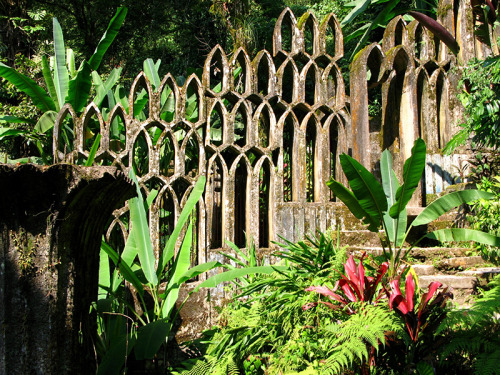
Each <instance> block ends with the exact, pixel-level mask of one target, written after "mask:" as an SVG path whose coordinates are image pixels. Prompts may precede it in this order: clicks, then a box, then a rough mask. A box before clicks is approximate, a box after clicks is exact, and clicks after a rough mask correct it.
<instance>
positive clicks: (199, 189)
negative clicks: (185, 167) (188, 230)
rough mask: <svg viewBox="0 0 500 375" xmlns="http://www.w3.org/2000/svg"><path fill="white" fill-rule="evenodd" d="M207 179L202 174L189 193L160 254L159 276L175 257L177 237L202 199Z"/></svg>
mask: <svg viewBox="0 0 500 375" xmlns="http://www.w3.org/2000/svg"><path fill="white" fill-rule="evenodd" d="M205 181H206V177H205V176H200V178H199V179H198V181H197V182H196V184H195V185H194V187H193V190H192V191H191V194H190V195H189V198H188V199H187V201H186V204H185V206H184V208H183V209H182V212H181V214H180V215H179V219H178V220H177V224H176V225H175V228H174V230H173V232H172V234H171V235H170V237H169V239H168V241H167V244H166V245H165V249H164V250H163V252H162V254H161V255H160V260H159V262H158V264H159V266H158V270H157V274H158V276H161V274H162V273H163V270H164V269H165V267H166V266H167V263H168V262H169V261H170V260H171V259H172V258H173V256H174V254H175V242H176V241H177V238H178V237H179V234H180V232H181V230H182V228H183V227H184V224H185V223H186V220H187V219H188V218H189V215H191V212H192V211H193V209H194V207H195V206H196V204H197V203H198V201H199V200H200V197H201V195H202V194H203V191H204V190H205Z"/></svg>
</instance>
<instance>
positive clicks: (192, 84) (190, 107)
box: [182, 73, 205, 124]
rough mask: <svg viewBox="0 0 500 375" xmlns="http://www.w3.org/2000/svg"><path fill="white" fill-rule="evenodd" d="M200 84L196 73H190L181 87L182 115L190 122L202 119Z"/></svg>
mask: <svg viewBox="0 0 500 375" xmlns="http://www.w3.org/2000/svg"><path fill="white" fill-rule="evenodd" d="M202 87H203V86H202V84H201V82H200V80H199V79H198V77H197V76H196V74H194V73H193V74H191V75H190V76H189V78H188V79H187V80H186V82H185V83H184V86H183V88H182V96H183V101H182V103H183V107H184V108H183V111H182V112H183V117H184V119H185V120H186V121H188V122H190V123H193V124H195V123H201V122H203V120H204V113H205V106H204V101H203V89H202Z"/></svg>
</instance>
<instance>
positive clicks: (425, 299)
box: [418, 281, 443, 317]
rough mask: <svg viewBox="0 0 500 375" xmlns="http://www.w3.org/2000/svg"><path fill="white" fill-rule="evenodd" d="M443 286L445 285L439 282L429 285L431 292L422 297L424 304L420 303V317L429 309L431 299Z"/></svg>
mask: <svg viewBox="0 0 500 375" xmlns="http://www.w3.org/2000/svg"><path fill="white" fill-rule="evenodd" d="M441 285H443V284H441V283H440V282H439V281H433V282H432V283H430V284H429V291H428V292H427V293H424V294H423V295H422V302H421V303H420V308H419V309H418V316H419V317H420V316H421V315H422V313H423V312H424V310H425V308H426V307H427V304H428V303H429V301H430V300H431V298H432V297H433V296H434V295H435V294H436V291H437V290H438V288H439V287H441Z"/></svg>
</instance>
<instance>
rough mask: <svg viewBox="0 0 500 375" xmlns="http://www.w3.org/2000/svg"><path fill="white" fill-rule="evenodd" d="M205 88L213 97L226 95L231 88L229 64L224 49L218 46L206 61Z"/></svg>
mask: <svg viewBox="0 0 500 375" xmlns="http://www.w3.org/2000/svg"><path fill="white" fill-rule="evenodd" d="M203 86H204V87H206V88H207V89H208V90H209V91H210V92H211V93H212V94H213V95H215V96H220V95H222V94H224V93H225V92H226V91H227V90H228V87H229V62H228V60H227V56H226V54H225V53H224V50H223V49H222V47H221V46H220V45H219V44H217V45H216V46H215V47H214V48H213V49H212V51H210V53H209V54H208V56H207V58H206V59H205V65H204V67H203Z"/></svg>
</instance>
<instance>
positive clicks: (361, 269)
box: [302, 254, 389, 314]
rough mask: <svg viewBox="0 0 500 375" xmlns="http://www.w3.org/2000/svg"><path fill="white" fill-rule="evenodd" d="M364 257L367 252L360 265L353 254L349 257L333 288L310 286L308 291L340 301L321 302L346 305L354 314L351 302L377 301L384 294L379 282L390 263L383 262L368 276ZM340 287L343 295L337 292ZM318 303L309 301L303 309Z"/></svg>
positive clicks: (334, 307)
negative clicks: (335, 302)
mask: <svg viewBox="0 0 500 375" xmlns="http://www.w3.org/2000/svg"><path fill="white" fill-rule="evenodd" d="M364 257H365V254H363V256H362V257H361V260H360V261H359V264H358V265H356V262H355V261H354V257H353V256H352V255H351V256H350V257H349V259H348V260H347V262H346V263H345V264H344V270H345V274H342V273H340V272H339V273H340V277H341V279H340V280H339V281H337V283H336V284H335V287H334V288H333V290H330V289H329V288H327V287H325V286H310V287H309V288H307V289H306V292H317V293H319V294H321V295H322V296H325V297H328V298H330V299H331V300H334V301H337V302H340V305H334V304H333V303H331V302H324V301H320V302H319V303H322V304H324V305H326V306H328V307H330V308H332V309H337V308H339V307H345V308H346V311H347V313H349V314H353V313H354V312H355V311H354V310H353V309H352V308H351V307H350V306H349V303H350V302H367V303H377V302H378V300H379V299H380V298H381V297H382V296H383V288H381V289H379V284H380V282H381V280H382V277H383V276H384V274H385V273H386V272H387V270H388V268H389V263H388V262H384V263H382V264H381V265H380V267H379V269H378V271H377V275H376V276H375V277H372V276H366V272H365V266H364V265H363V259H364ZM338 289H340V290H341V291H342V292H343V293H342V294H343V295H340V294H337V293H335V292H336V291H337V290H338ZM317 305H318V302H314V303H307V304H305V305H304V306H302V309H303V310H307V309H310V308H311V307H315V306H317Z"/></svg>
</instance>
